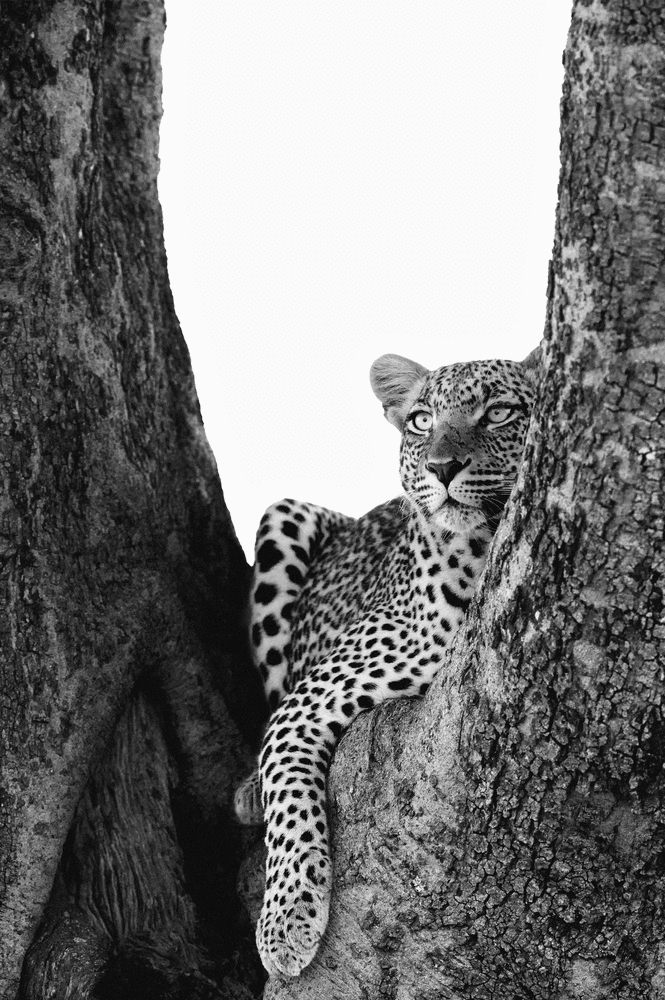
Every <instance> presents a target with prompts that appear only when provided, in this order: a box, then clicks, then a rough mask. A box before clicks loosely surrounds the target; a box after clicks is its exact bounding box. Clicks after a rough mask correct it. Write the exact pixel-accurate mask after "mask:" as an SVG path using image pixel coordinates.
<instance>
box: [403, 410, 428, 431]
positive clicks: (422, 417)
mask: <svg viewBox="0 0 665 1000" xmlns="http://www.w3.org/2000/svg"><path fill="white" fill-rule="evenodd" d="M433 421H434V417H433V416H432V414H431V413H428V412H427V410H416V411H415V412H414V413H412V414H411V415H410V416H409V419H408V420H407V422H406V426H407V428H408V430H410V431H413V432H414V434H427V431H428V430H429V429H430V428H431V426H432V423H433Z"/></svg>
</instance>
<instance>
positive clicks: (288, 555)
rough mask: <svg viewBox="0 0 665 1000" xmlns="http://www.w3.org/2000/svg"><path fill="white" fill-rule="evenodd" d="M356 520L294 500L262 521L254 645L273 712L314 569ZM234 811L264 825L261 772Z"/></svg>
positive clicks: (239, 795) (246, 821) (284, 687)
mask: <svg viewBox="0 0 665 1000" xmlns="http://www.w3.org/2000/svg"><path fill="white" fill-rule="evenodd" d="M351 520H353V519H352V518H349V517H346V516H345V515H344V514H339V513H338V512H337V511H333V510H328V509H327V508H325V507H318V506H316V505H315V504H309V503H303V502H302V501H299V500H288V499H285V500H280V501H279V502H278V503H275V504H273V505H272V506H271V507H269V508H268V509H267V511H266V512H265V514H264V515H263V517H262V518H261V523H260V524H259V530H258V532H257V535H256V546H255V561H254V573H253V578H252V588H251V593H250V615H251V617H250V640H251V647H252V656H253V659H254V663H255V665H256V666H257V668H258V670H259V671H260V673H261V678H262V680H263V684H264V689H265V692H266V698H267V699H268V704H269V705H270V709H271V711H274V710H275V708H276V707H277V706H278V705H279V703H280V701H281V700H282V698H283V697H284V695H285V693H287V692H288V691H289V690H290V688H291V685H290V683H289V674H290V669H291V615H292V613H293V609H294V607H295V604H296V602H297V600H298V598H299V597H300V592H301V591H302V588H303V584H304V582H305V577H306V575H307V570H308V568H309V565H310V563H311V562H312V560H313V559H314V557H315V556H316V554H317V552H319V551H320V549H321V546H322V545H323V544H325V541H326V540H327V538H328V537H329V536H330V534H331V532H332V531H334V530H335V529H336V528H337V527H339V526H340V525H342V524H345V523H348V522H349V521H351ZM234 809H235V814H236V816H237V818H238V820H239V821H240V822H241V823H242V824H243V825H247V826H256V825H260V824H261V823H262V822H263V815H262V811H261V803H260V784H259V775H258V769H257V770H255V771H254V772H252V774H251V775H250V776H249V777H248V778H246V779H245V781H243V783H242V784H241V785H240V787H239V788H238V789H237V790H236V792H235V795H234Z"/></svg>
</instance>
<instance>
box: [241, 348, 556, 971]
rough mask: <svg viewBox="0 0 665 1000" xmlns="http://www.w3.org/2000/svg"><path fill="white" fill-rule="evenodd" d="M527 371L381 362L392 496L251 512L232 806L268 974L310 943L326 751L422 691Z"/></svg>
mask: <svg viewBox="0 0 665 1000" xmlns="http://www.w3.org/2000/svg"><path fill="white" fill-rule="evenodd" d="M537 374H538V351H537V350H536V351H535V352H532V354H531V355H529V357H528V358H527V359H525V361H524V362H517V361H509V360H493V361H476V362H464V363H455V364H450V365H446V366H444V367H441V368H437V369H434V370H429V369H427V368H425V367H424V366H423V365H421V364H419V363H418V362H415V361H411V360H409V359H408V358H405V357H402V356H401V355H397V354H385V355H382V356H381V357H380V358H378V359H377V360H376V361H375V362H374V363H373V365H372V367H371V370H370V383H371V387H372V389H373V391H374V393H375V395H376V396H377V397H378V399H379V401H380V402H381V403H382V405H383V409H384V413H385V416H386V418H387V420H388V421H389V422H390V423H391V424H393V425H394V426H395V427H396V428H397V429H398V430H399V431H400V433H401V446H400V457H399V468H400V476H401V484H402V489H403V493H402V495H401V496H399V497H396V498H394V499H392V500H389V501H388V502H387V503H384V504H381V505H379V506H378V507H375V508H374V509H373V510H371V511H369V513H367V514H365V515H363V516H361V517H359V518H357V519H356V518H352V517H349V516H346V515H344V514H341V513H338V512H337V511H332V510H328V509H327V508H325V507H321V506H318V505H315V504H312V503H305V502H302V501H298V500H293V499H283V500H280V501H278V502H277V503H275V504H273V505H272V506H271V507H269V508H268V510H267V511H266V512H265V514H264V515H263V517H262V519H261V522H260V524H259V528H258V532H257V537H256V548H255V564H254V571H253V580H252V590H251V601H250V644H251V647H252V650H253V657H254V662H255V664H256V666H257V668H258V669H259V671H260V673H261V676H262V679H263V685H264V689H265V692H266V696H267V699H268V702H269V705H270V708H271V710H272V715H271V716H270V719H269V722H268V726H267V730H266V733H265V737H264V739H263V743H262V747H261V750H260V753H259V762H258V766H257V769H256V770H255V771H254V772H253V773H252V774H251V775H250V776H249V778H248V779H246V781H245V782H243V784H242V785H241V786H240V787H239V789H238V790H237V792H236V794H235V810H236V814H237V816H238V819H239V820H240V822H242V823H246V824H257V823H265V828H266V834H265V843H266V849H267V856H266V881H265V894H264V899H263V908H262V910H261V914H260V917H259V919H258V923H257V927H256V941H257V947H258V950H259V954H260V957H261V961H262V963H263V965H264V967H265V969H266V971H267V972H268V973H269V975H286V976H297V975H299V974H300V973H301V972H302V970H303V969H304V968H306V967H307V966H308V965H309V964H310V963H311V962H312V960H313V958H314V956H315V954H316V952H317V950H318V947H319V944H320V942H321V939H322V937H323V934H324V932H325V929H326V926H327V923H328V916H329V908H330V898H331V887H332V861H331V851H330V837H329V824H328V816H327V803H326V786H327V774H328V770H329V766H330V762H331V757H332V754H333V751H334V749H335V747H336V745H337V743H338V742H339V740H340V738H341V736H342V734H343V733H344V731H345V730H346V729H347V728H348V726H349V725H350V724H351V723H352V722H353V720H354V719H355V718H356V717H357V716H358V715H359V714H360V713H361V712H367V711H369V710H371V709H373V708H374V707H375V706H377V705H378V704H379V703H381V702H384V701H386V700H388V699H394V698H403V697H413V696H422V695H424V694H425V692H426V691H427V689H428V687H429V685H430V683H431V681H432V679H433V677H434V676H435V674H436V673H437V671H438V670H439V668H440V667H441V665H442V662H443V660H444V654H445V651H446V648H447V647H448V646H449V645H450V642H451V640H452V638H453V636H454V635H455V632H456V631H457V630H458V629H459V626H460V624H461V622H462V621H463V619H464V616H465V614H466V612H467V609H468V607H469V604H470V602H471V599H472V597H473V594H474V591H475V589H476V588H477V585H478V580H479V577H480V575H481V573H482V572H483V567H484V566H485V563H486V560H487V554H488V550H489V547H490V543H491V541H492V537H493V535H494V534H495V532H496V529H497V526H498V523H499V519H500V517H501V516H502V512H503V510H504V507H505V505H506V502H507V500H508V497H509V496H510V494H511V491H512V490H513V488H514V486H515V483H516V481H517V478H518V472H519V469H520V466H521V463H522V457H523V450H524V444H525V438H526V434H527V428H528V426H529V420H530V415H531V412H532V408H533V404H534V396H535V392H536V387H537Z"/></svg>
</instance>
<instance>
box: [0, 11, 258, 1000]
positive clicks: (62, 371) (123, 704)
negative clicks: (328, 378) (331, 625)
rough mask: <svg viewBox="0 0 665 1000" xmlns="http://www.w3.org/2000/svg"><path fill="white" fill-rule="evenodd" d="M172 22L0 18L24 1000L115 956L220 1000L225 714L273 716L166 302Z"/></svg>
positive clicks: (5, 648)
mask: <svg viewBox="0 0 665 1000" xmlns="http://www.w3.org/2000/svg"><path fill="white" fill-rule="evenodd" d="M163 27H164V12H163V8H162V5H161V3H160V2H159V0H150V2H145V0H106V2H102V0H90V2H86V3H78V2H72V0H35V2H34V3H25V2H12V0H6V2H3V3H2V6H1V9H0V40H1V43H0V349H1V354H0V423H1V427H0V469H1V474H2V480H1V482H2V486H1V488H0V489H1V492H0V578H1V582H2V592H3V598H2V612H1V617H0V752H1V754H2V771H1V778H0V996H2V997H5V998H14V997H15V996H16V995H17V989H18V983H19V976H20V974H21V967H22V962H23V959H24V956H25V954H26V951H27V949H28V946H29V945H30V943H31V942H32V941H33V939H34V938H35V933H36V931H37V927H38V924H39V922H40V920H41V919H42V918H44V922H43V923H42V926H41V929H40V932H39V935H38V937H37V939H36V940H35V943H34V946H33V948H32V950H31V952H30V954H29V956H28V960H27V962H26V965H25V968H24V974H23V982H22V986H21V991H22V994H23V995H25V996H34V997H40V998H41V997H46V996H48V997H65V996H76V997H86V996H89V995H91V994H90V991H91V990H92V989H93V986H94V984H95V983H97V984H98V989H99V990H102V992H100V993H99V994H98V995H100V996H101V995H115V996H124V995H126V990H125V986H122V987H118V988H117V989H116V988H115V987H114V983H113V979H112V977H111V978H110V979H109V978H108V976H107V978H106V980H105V981H102V982H101V983H100V976H101V975H102V973H103V971H104V969H105V968H106V965H107V960H111V961H114V962H120V963H122V961H125V965H126V966H127V963H129V966H128V967H130V968H133V969H134V974H132V973H127V972H126V971H125V973H122V975H125V978H127V977H128V978H129V979H132V975H133V979H134V986H135V987H136V989H137V992H138V995H141V990H140V989H139V986H140V983H141V979H140V975H142V974H143V973H140V972H138V971H137V970H140V969H143V970H144V972H145V975H148V977H149V973H150V970H152V971H153V972H154V974H155V976H156V977H157V979H156V980H155V981H157V980H159V976H160V975H161V976H162V978H163V983H162V986H163V989H162V991H161V992H159V991H157V992H155V990H156V989H157V987H154V988H153V986H151V987H150V988H151V989H153V993H152V994H150V993H149V990H148V988H147V986H146V989H145V990H144V992H143V995H145V996H147V995H160V996H161V995H163V996H166V995H169V996H172V995H173V996H175V995H183V996H184V995H187V996H195V995H201V996H203V995H206V996H207V995H211V996H212V995H214V996H219V995H221V994H220V993H219V992H218V991H217V987H216V986H214V984H213V983H211V982H210V981H209V980H208V979H205V976H204V974H205V973H210V974H211V975H212V976H214V978H216V980H217V983H218V984H219V983H221V982H222V979H223V976H224V975H225V974H227V973H228V975H230V976H232V974H233V968H232V966H233V964H234V963H235V965H236V966H237V965H238V962H241V961H242V959H241V958H238V955H239V954H240V953H241V952H242V947H241V945H242V942H241V941H239V932H238V912H237V902H236V900H235V890H234V880H235V871H236V868H237V865H238V861H239V857H240V855H241V853H242V849H243V845H242V843H241V838H240V835H239V834H238V832H237V829H236V827H235V826H234V825H233V824H232V822H231V819H230V811H229V792H230V788H231V785H232V784H233V782H234V781H237V780H238V777H239V776H243V775H244V774H246V773H247V771H248V770H249V767H250V758H249V752H248V749H247V744H246V743H245V740H244V739H243V738H242V737H241V736H240V734H239V732H238V729H237V728H236V725H235V723H234V722H233V721H232V718H231V715H230V714H229V710H230V711H231V713H233V715H234V717H235V718H236V719H244V720H245V737H246V738H249V739H250V740H251V739H252V738H256V735H257V730H258V726H259V725H260V721H261V720H260V716H261V698H260V695H259V694H258V691H256V690H255V691H253V692H250V690H249V687H250V685H249V682H248V681H247V680H246V679H245V678H244V675H243V666H244V664H245V657H246V653H245V643H244V638H243V625H242V620H243V606H244V597H245V589H246V582H247V573H248V569H247V566H246V563H245V560H244V558H243V556H242V554H241V550H240V548H239V545H238V543H237V540H236V538H235V534H234V532H233V528H232V526H231V523H230V520H229V517H228V513H227V511H226V508H225V506H224V500H223V496H222V492H221V488H220V485H219V480H218V477H217V472H216V468H215V463H214V459H213V457H212V454H211V452H210V450H209V448H208V445H207V443H206V440H205V436H204V433H203V428H202V423H201V418H200V413H199V408H198V403H197V400H196V394H195V390H194V383H193V378H192V374H191V370H190V364H189V357H188V353H187V349H186V347H185V345H184V342H183V339H182V336H181V334H180V330H179V328H178V324H177V320H176V318H175V314H174V310H173V304H172V300H171V296H170V292H169V286H168V276H167V269H166V256H165V253H164V247H163V237H162V221H161V212H160V209H159V203H158V198H157V187H156V176H157V170H158V156H157V153H158V126H159V119H160V113H161V102H160V68H159V56H160V48H161V40H162V34H163ZM250 704H251V705H253V706H256V707H255V708H248V705H250ZM119 720H120V722H119ZM86 783H88V784H87V791H86V792H85V794H84V795H83V797H82V793H83V792H84V789H85V788H86ZM77 803H78V808H77ZM75 810H76V819H75V822H74V826H72V821H73V818H74V816H75ZM70 829H71V833H70V836H69V839H68V841H67V844H66V846H65V850H64V854H63V845H65V839H66V837H67V834H68V831H69V830H70ZM56 872H57V878H56ZM52 890H53V892H52ZM49 898H50V903H49V904H48V906H47V903H48V901H49ZM193 901H195V902H196V907H197V911H196V915H197V917H198V921H199V925H198V928H196V929H195V910H194V902H193ZM246 929H247V930H248V928H246ZM241 931H242V927H241ZM197 935H198V937H197ZM240 937H242V934H241V933H240ZM206 944H208V945H210V946H211V954H213V956H214V958H215V961H216V963H217V964H214V963H213V964H209V965H207V966H205V963H203V960H202V958H201V956H202V954H203V952H202V948H203V946H204V945H206ZM238 948H240V952H238ZM234 955H235V958H234ZM248 961H249V963H250V966H251V960H249V959H248ZM225 963H226V964H225ZM204 966H205V967H204ZM119 975H120V973H119ZM256 975H257V973H256V969H255V968H254V969H251V968H249V967H248V968H247V969H245V970H244V972H243V973H242V976H241V978H244V979H245V981H246V982H249V983H252V982H254V981H256ZM188 977H189V979H188ZM121 978H122V976H121ZM153 978H154V977H153ZM146 982H147V980H146ZM258 982H259V984H260V978H259V980H258ZM104 983H105V984H106V985H104ZM179 983H180V985H178V984H179ZM188 983H189V985H187V984H188ZM192 983H195V985H194V986H192ZM137 984H138V985H137ZM197 984H198V985H197ZM257 988H258V987H257ZM103 989H105V990H106V993H104V992H103ZM127 989H129V987H127ZM114 990H115V992H114ZM123 990H125V992H123ZM168 990H171V992H168ZM178 990H179V991H180V992H178ZM197 990H198V991H199V992H196V991H197ZM224 990H226V994H227V995H243V992H244V991H243V990H241V989H240V988H239V987H238V989H236V987H235V986H234V985H233V982H232V981H231V980H229V981H228V982H227V985H226V986H225V987H223V989H222V994H223V993H224ZM211 991H212V992H211ZM244 995H247V994H244Z"/></svg>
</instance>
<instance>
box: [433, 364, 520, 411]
mask: <svg viewBox="0 0 665 1000" xmlns="http://www.w3.org/2000/svg"><path fill="white" fill-rule="evenodd" d="M502 391H504V392H506V391H507V392H512V393H515V394H516V395H517V396H518V397H519V398H520V399H530V398H531V396H532V394H533V393H532V388H531V383H530V381H529V379H528V377H527V375H526V373H525V371H524V369H523V367H522V365H520V364H519V362H517V361H474V362H472V363H463V364H455V365H446V366H445V367H444V368H437V369H436V370H435V371H433V372H430V374H429V375H428V376H427V379H426V380H425V384H424V385H423V388H422V391H421V393H420V395H419V397H418V398H419V400H420V401H421V402H423V403H429V404H430V405H432V406H446V407H455V408H457V407H461V408H466V407H468V406H471V407H475V406H477V405H478V404H479V403H486V402H487V400H488V399H490V397H494V396H496V395H497V393H500V392H502Z"/></svg>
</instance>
